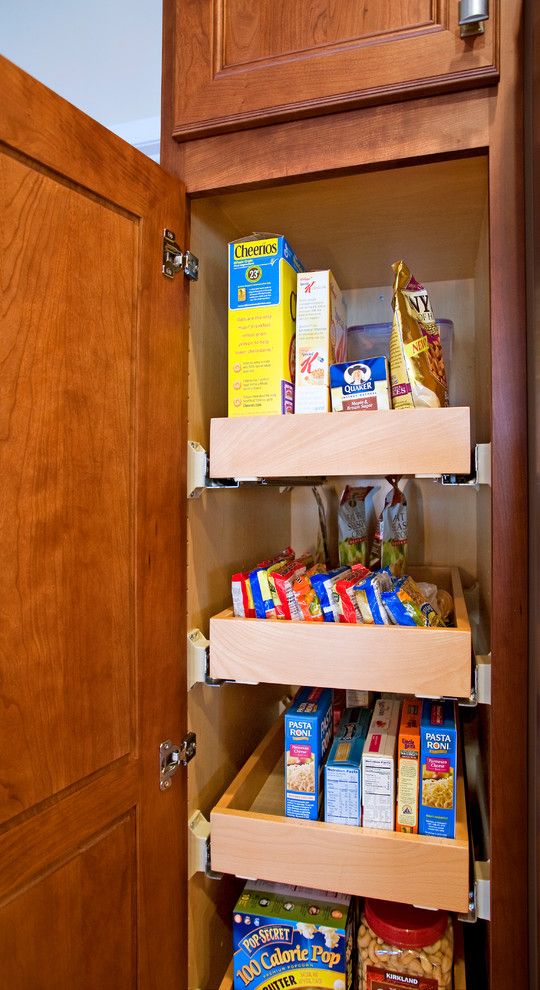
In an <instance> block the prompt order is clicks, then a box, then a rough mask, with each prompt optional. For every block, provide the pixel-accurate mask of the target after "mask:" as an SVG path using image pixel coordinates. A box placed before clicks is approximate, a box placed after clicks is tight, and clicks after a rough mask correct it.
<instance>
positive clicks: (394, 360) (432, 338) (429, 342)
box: [390, 261, 448, 409]
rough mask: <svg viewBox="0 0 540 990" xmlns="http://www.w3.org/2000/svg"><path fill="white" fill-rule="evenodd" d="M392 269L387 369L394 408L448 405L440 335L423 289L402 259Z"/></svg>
mask: <svg viewBox="0 0 540 990" xmlns="http://www.w3.org/2000/svg"><path fill="white" fill-rule="evenodd" d="M392 269H393V271H394V295H393V299H392V305H393V307H394V320H393V324H392V336H391V338H390V371H391V379H392V403H393V406H394V409H407V408H416V407H420V408H430V407H433V408H436V407H439V406H447V405H448V384H447V381H446V370H445V366H444V357H443V350H442V344H441V338H440V334H439V330H438V327H437V324H436V322H435V318H434V316H433V311H432V309H431V303H430V301H429V296H428V294H427V291H426V289H425V288H424V286H423V285H421V284H420V282H417V281H416V279H415V278H414V276H413V275H411V273H410V271H409V269H408V268H407V265H406V264H405V262H404V261H396V263H395V264H394V265H392Z"/></svg>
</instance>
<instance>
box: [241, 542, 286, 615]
mask: <svg viewBox="0 0 540 990" xmlns="http://www.w3.org/2000/svg"><path fill="white" fill-rule="evenodd" d="M291 560H294V550H293V549H292V548H291V547H287V549H286V550H282V551H281V553H279V554H277V556H276V557H273V558H272V559H271V560H265V561H263V562H262V564H258V565H257V567H255V568H254V570H252V571H250V574H249V583H250V587H251V593H252V595H253V605H254V608H255V615H256V617H257V619H266V617H267V615H268V614H273V613H274V601H273V598H272V594H271V592H270V585H269V583H268V571H269V569H270V568H272V569H276V568H279V567H281V566H283V565H284V564H285V563H286V562H288V561H291Z"/></svg>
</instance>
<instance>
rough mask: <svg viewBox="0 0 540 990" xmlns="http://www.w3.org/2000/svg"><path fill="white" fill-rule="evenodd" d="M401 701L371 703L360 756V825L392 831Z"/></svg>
mask: <svg viewBox="0 0 540 990" xmlns="http://www.w3.org/2000/svg"><path fill="white" fill-rule="evenodd" d="M400 708H401V701H398V700H395V701H393V700H391V699H389V698H379V700H378V701H376V702H375V708H374V709H373V716H372V718H371V724H370V726H369V732H368V734H367V737H366V741H365V744H364V752H363V755H362V825H363V826H364V828H385V829H389V830H391V831H393V829H394V819H395V812H396V791H395V779H396V743H397V733H398V724H399V712H400Z"/></svg>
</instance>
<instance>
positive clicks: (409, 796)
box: [396, 698, 422, 832]
mask: <svg viewBox="0 0 540 990" xmlns="http://www.w3.org/2000/svg"><path fill="white" fill-rule="evenodd" d="M421 716H422V702H421V701H419V700H418V699H417V698H405V699H404V701H403V707H402V709H401V722H400V724H399V733H398V748H397V754H398V780H397V805H396V832H418V789H419V781H420V719H421Z"/></svg>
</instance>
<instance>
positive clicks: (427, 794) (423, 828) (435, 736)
mask: <svg viewBox="0 0 540 990" xmlns="http://www.w3.org/2000/svg"><path fill="white" fill-rule="evenodd" d="M420 767H421V790H420V808H419V821H418V831H419V833H420V835H438V836H441V837H442V838H445V839H453V838H454V836H455V831H456V774H457V725H456V708H455V705H454V702H453V701H444V702H443V701H424V703H423V705H422V722H421V724H420Z"/></svg>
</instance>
